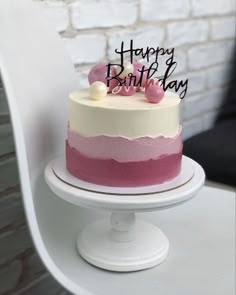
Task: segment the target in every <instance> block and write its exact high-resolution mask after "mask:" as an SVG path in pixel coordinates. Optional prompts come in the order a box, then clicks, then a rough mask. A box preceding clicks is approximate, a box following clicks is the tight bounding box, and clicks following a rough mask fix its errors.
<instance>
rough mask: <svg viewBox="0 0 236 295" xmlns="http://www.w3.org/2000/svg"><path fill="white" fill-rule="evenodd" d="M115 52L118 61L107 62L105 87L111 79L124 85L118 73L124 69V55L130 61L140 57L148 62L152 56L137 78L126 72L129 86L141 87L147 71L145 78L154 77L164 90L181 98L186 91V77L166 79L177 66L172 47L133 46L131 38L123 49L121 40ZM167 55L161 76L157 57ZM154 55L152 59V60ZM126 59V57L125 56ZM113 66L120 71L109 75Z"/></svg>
mask: <svg viewBox="0 0 236 295" xmlns="http://www.w3.org/2000/svg"><path fill="white" fill-rule="evenodd" d="M115 52H116V53H117V54H118V55H119V56H120V63H108V64H107V77H106V78H107V87H109V85H110V82H111V81H112V80H116V81H118V86H122V85H125V83H126V81H125V80H126V78H125V79H122V80H120V79H119V75H120V74H121V73H122V72H123V70H124V61H125V60H124V56H125V55H126V57H127V55H128V59H129V61H130V62H131V63H133V61H134V59H135V58H142V59H144V60H146V61H147V63H149V62H150V57H152V62H151V64H150V66H148V67H147V66H145V65H143V67H142V68H141V69H139V70H138V71H139V72H140V77H139V79H137V77H136V76H134V75H133V74H131V73H129V74H128V77H127V78H128V79H129V86H131V85H132V86H136V87H138V86H139V87H141V85H142V79H143V77H144V73H147V79H148V81H149V83H150V82H152V81H154V79H158V81H159V85H160V86H162V87H163V89H164V91H166V90H167V89H173V90H174V91H175V92H178V91H180V92H179V96H180V98H181V99H183V98H184V97H185V95H186V93H187V89H188V79H186V80H185V81H183V80H180V81H178V80H172V81H169V80H168V79H169V78H170V76H171V75H172V74H173V73H174V71H175V69H176V67H177V61H175V59H174V58H175V49H174V48H169V49H164V48H161V47H156V48H153V47H146V48H145V49H144V48H134V42H133V40H130V45H129V48H127V49H125V48H124V41H122V42H121V47H120V49H116V50H115ZM160 56H162V57H164V56H165V57H168V58H167V60H166V61H165V64H166V69H165V73H164V75H162V76H158V66H159V62H158V59H159V57H160ZM153 57H154V61H153ZM126 60H127V58H126ZM113 66H115V67H116V69H119V68H120V71H118V70H117V73H116V75H115V76H111V68H112V67H113Z"/></svg>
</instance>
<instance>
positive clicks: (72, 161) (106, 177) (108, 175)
mask: <svg viewBox="0 0 236 295" xmlns="http://www.w3.org/2000/svg"><path fill="white" fill-rule="evenodd" d="M181 158H182V149H181V150H180V151H179V152H178V153H176V154H171V155H162V156H161V157H159V158H157V159H151V160H147V161H138V162H125V163H124V162H118V161H115V160H113V159H95V158H89V157H87V156H85V155H83V154H81V153H80V152H79V151H78V150H76V149H75V148H73V147H70V145H69V144H68V142H66V165H67V169H68V171H69V172H70V173H71V174H72V175H74V176H75V177H77V178H79V179H81V180H84V181H88V182H92V183H96V184H101V185H107V186H117V187H121V186H124V187H138V186H146V185H153V184H159V183H163V182H166V181H168V180H171V179H173V178H175V177H176V176H177V175H178V174H179V173H180V170H181Z"/></svg>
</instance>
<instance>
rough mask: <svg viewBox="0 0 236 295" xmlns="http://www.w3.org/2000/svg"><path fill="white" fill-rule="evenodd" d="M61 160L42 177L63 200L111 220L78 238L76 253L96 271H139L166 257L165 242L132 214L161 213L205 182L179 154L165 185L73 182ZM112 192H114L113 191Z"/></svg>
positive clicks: (158, 232)
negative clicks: (177, 167) (176, 172)
mask: <svg viewBox="0 0 236 295" xmlns="http://www.w3.org/2000/svg"><path fill="white" fill-rule="evenodd" d="M63 163H64V162H63V161H62V160H61V158H58V159H55V160H53V161H51V162H50V163H48V165H47V167H46V169H45V179H46V181H47V183H48V185H49V187H50V188H51V189H52V191H53V192H54V193H55V194H56V195H58V196H59V197H61V198H62V199H63V200H65V201H66V202H70V203H72V204H74V205H78V206H83V207H86V208H91V209H97V210H107V211H110V212H111V217H110V222H109V220H108V219H107V220H105V221H104V220H102V221H97V222H95V223H92V224H90V225H87V226H86V227H85V228H84V229H83V230H82V232H81V233H80V235H79V238H78V240H77V248H78V252H79V254H80V255H81V256H82V257H83V258H84V259H85V260H86V261H88V262H89V263H90V264H92V265H95V266H97V267H100V268H103V269H106V270H112V271H119V272H128V271H138V270H142V269H147V268H151V267H153V266H155V265H158V264H160V263H161V262H162V261H164V260H165V258H166V257H167V255H168V249H169V242H168V240H167V238H166V237H165V235H164V234H163V233H162V231H161V230H160V229H158V228H157V227H156V226H155V225H153V224H149V223H146V222H141V221H137V222H136V218H135V212H145V211H154V210H161V209H165V208H170V207H172V206H177V205H180V204H183V203H184V202H186V201H187V200H189V199H191V198H193V197H194V196H195V195H196V194H197V193H198V191H199V190H200V189H201V187H202V186H203V184H204V180H205V173H204V171H203V169H202V167H201V166H200V165H199V164H198V163H196V162H195V161H193V160H191V159H189V158H187V157H185V156H183V160H182V170H181V174H180V176H181V177H179V178H178V179H177V178H176V179H175V180H174V183H173V182H170V183H166V184H164V186H158V185H156V186H150V187H148V186H147V187H140V188H110V187H107V188H106V187H103V186H98V185H93V184H91V183H86V182H82V181H79V180H78V185H80V184H81V188H80V187H77V186H76V185H75V184H77V183H71V181H74V180H73V179H71V177H70V175H68V172H67V170H66V167H65V163H64V164H63ZM112 192H113V193H112Z"/></svg>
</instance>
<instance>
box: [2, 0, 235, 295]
mask: <svg viewBox="0 0 236 295" xmlns="http://www.w3.org/2000/svg"><path fill="white" fill-rule="evenodd" d="M34 1H35V2H37V3H38V4H39V5H40V6H41V7H42V9H43V10H44V12H45V13H44V17H47V18H49V19H50V20H51V22H52V25H53V26H54V27H55V30H56V31H57V32H58V33H59V34H60V35H61V37H62V38H63V39H64V41H65V45H66V48H67V50H68V54H69V55H70V57H71V60H72V62H73V63H74V64H75V68H76V72H77V75H78V80H79V85H80V87H81V88H84V87H87V86H88V80H87V75H88V71H89V69H90V68H91V66H92V65H93V64H95V63H97V62H100V61H106V60H112V61H113V60H116V59H117V55H116V54H115V53H114V50H115V49H116V48H117V47H119V46H120V42H121V41H126V42H128V41H129V40H130V39H133V40H134V44H135V46H138V47H146V46H154V47H157V46H164V47H169V46H174V47H175V48H176V52H175V58H176V61H177V62H178V68H177V69H176V71H175V73H174V76H175V77H177V78H178V79H186V78H188V79H189V88H188V94H187V96H186V97H185V99H184V100H183V101H182V103H181V109H182V114H183V115H182V120H181V121H182V124H183V138H184V139H187V138H189V137H191V136H193V135H195V134H197V133H199V132H201V131H203V130H206V129H209V128H211V127H212V126H213V124H214V120H215V118H216V116H217V112H218V110H219V109H220V105H221V102H222V97H223V94H224V93H225V92H226V89H227V84H228V82H229V80H230V77H229V76H228V75H227V73H228V70H229V66H230V61H231V59H232V55H231V54H232V48H233V39H234V37H235V0H162V1H161V0H157V1H154V0H129V1H127V0H120V1H117V0H34ZM126 44H128V43H126ZM164 61H165V60H164V59H161V60H160V68H162V67H163V63H164ZM174 76H173V78H174ZM2 171H4V173H1V172H2ZM18 182H19V181H18V173H17V165H16V159H15V155H14V142H13V136H12V128H11V124H10V119H9V115H8V106H7V103H6V99H5V95H4V92H3V90H2V89H1V82H0V253H1V254H0V293H1V292H2V293H3V292H7V293H6V294H16V293H15V291H16V290H20V291H19V294H25V295H27V294H29V295H31V294H47V295H62V294H63V295H66V294H67V293H66V292H64V291H63V290H62V288H61V287H60V286H59V285H58V284H57V283H56V282H55V281H54V280H53V279H52V278H51V277H50V276H49V275H48V274H47V273H46V270H45V269H44V267H43V266H42V264H41V263H40V262H39V259H38V258H37V256H36V255H35V254H34V251H33V250H32V243H31V240H30V237H29V233H28V231H27V230H26V227H25V221H24V213H23V210H22V204H21V196H20V192H19V186H18ZM2 293H1V294H2Z"/></svg>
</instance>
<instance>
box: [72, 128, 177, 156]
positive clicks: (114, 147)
mask: <svg viewBox="0 0 236 295" xmlns="http://www.w3.org/2000/svg"><path fill="white" fill-rule="evenodd" d="M68 144H69V145H70V147H72V148H75V149H76V150H79V151H80V153H81V154H83V155H85V156H88V157H91V158H98V159H113V160H116V161H119V162H129V161H146V160H150V159H157V158H159V157H160V156H162V155H163V154H166V155H170V154H176V153H179V151H180V150H181V149H182V140H181V127H180V128H179V132H178V134H177V135H176V136H174V137H164V136H158V137H155V138H152V137H140V138H135V139H129V138H126V137H115V136H106V135H100V136H91V137H89V136H84V135H81V134H78V133H77V132H74V131H73V130H71V129H70V128H68Z"/></svg>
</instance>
